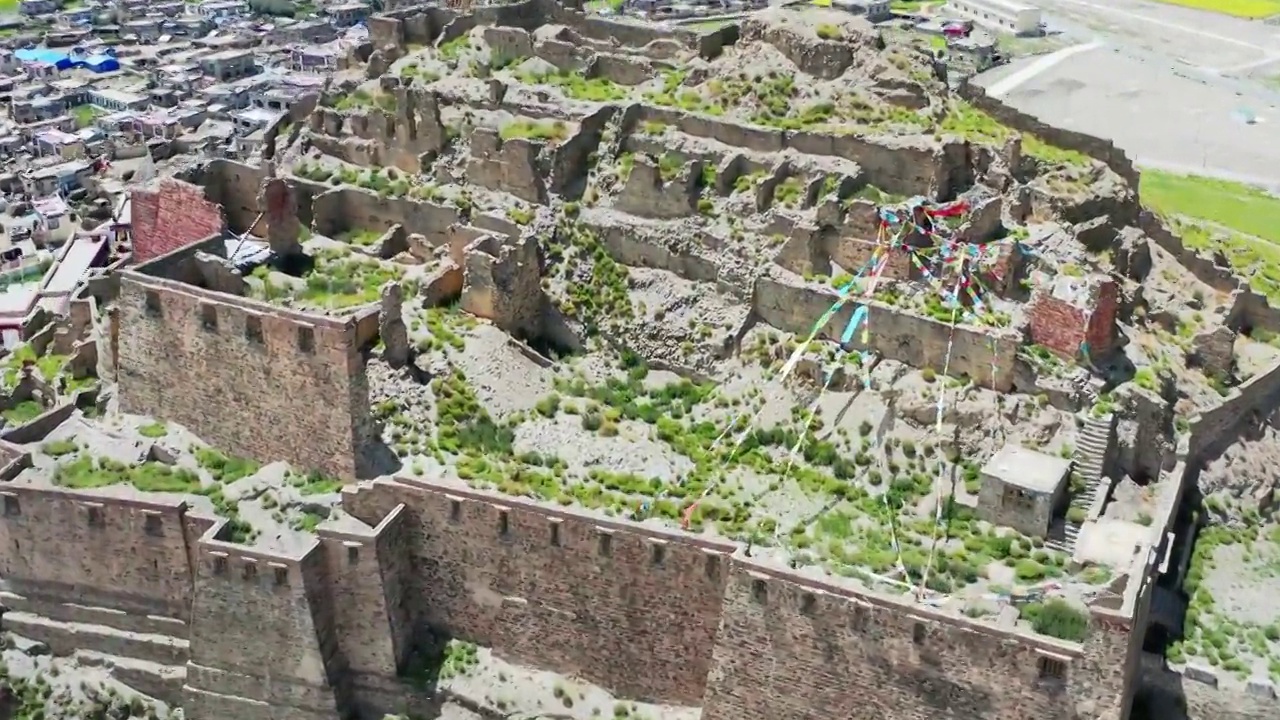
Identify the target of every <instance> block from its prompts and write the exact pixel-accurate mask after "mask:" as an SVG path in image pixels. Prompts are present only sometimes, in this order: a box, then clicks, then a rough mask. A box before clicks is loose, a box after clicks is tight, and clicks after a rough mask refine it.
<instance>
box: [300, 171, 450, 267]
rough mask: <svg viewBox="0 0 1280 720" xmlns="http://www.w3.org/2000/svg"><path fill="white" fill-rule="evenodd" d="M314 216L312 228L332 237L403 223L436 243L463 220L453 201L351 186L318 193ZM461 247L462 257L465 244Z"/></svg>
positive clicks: (402, 224)
mask: <svg viewBox="0 0 1280 720" xmlns="http://www.w3.org/2000/svg"><path fill="white" fill-rule="evenodd" d="M311 217H312V229H313V230H315V231H316V232H318V233H320V234H322V235H327V236H329V237H337V236H339V235H341V234H343V233H345V232H348V231H351V230H390V229H391V227H392V226H394V225H400V226H402V227H405V228H409V229H410V230H411V231H412V232H414V233H420V234H422V235H423V236H425V237H426V238H427V239H428V240H429V241H432V243H433V244H434V245H439V244H442V243H443V238H444V237H446V236H447V235H449V228H450V227H452V226H454V225H456V224H458V223H459V222H461V221H462V215H461V213H459V212H458V209H457V208H455V207H453V206H450V205H437V204H435V203H431V202H427V201H425V200H415V199H412V198H395V197H382V196H380V195H378V194H377V193H376V192H373V191H372V190H366V189H364V188H354V187H350V186H348V187H340V188H334V189H332V190H328V191H326V192H323V193H321V194H319V195H317V196H315V200H314V201H313V202H312V203H311ZM458 250H459V252H458V259H459V260H460V259H461V257H462V254H461V247H459V248H458Z"/></svg>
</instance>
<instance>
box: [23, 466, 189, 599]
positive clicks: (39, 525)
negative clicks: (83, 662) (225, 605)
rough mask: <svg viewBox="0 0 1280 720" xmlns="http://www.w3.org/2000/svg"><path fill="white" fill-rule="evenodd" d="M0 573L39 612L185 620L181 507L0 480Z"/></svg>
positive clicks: (185, 571)
mask: <svg viewBox="0 0 1280 720" xmlns="http://www.w3.org/2000/svg"><path fill="white" fill-rule="evenodd" d="M0 501H2V502H3V508H2V510H3V513H2V514H0V576H3V577H4V579H5V580H6V581H7V583H8V586H9V589H11V590H12V591H13V592H15V593H18V594H20V595H22V596H24V597H25V598H27V599H28V600H29V601H31V602H33V603H36V607H37V609H38V607H39V605H40V604H43V603H76V604H81V605H87V606H96V607H105V608H112V609H116V610H123V611H126V612H132V613H139V614H146V615H159V616H163V617H168V618H174V619H180V620H183V621H185V620H186V619H187V616H188V611H189V608H190V605H191V585H192V577H191V572H190V566H189V564H188V554H187V542H186V533H185V528H186V512H187V506H186V504H185V503H183V502H182V501H175V500H161V499H148V500H135V499H129V498H115V497H103V496H97V495H92V494H87V493H80V492H76V491H73V490H65V489H61V488H49V487H39V486H35V485H28V484H17V483H0Z"/></svg>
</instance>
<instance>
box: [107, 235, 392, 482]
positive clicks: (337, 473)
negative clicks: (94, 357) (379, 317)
mask: <svg viewBox="0 0 1280 720" xmlns="http://www.w3.org/2000/svg"><path fill="white" fill-rule="evenodd" d="M164 260H165V259H164V258H161V260H159V261H157V262H163V261H164ZM140 269H141V270H145V269H146V266H143V268H140ZM370 312H376V310H375V311H370ZM119 313H120V314H119V323H120V328H121V331H120V349H119V366H120V372H119V397H120V406H121V408H122V409H123V410H124V411H126V412H130V413H136V414H140V415H150V416H153V417H156V418H160V419H162V420H166V421H170V422H176V423H178V424H181V425H183V426H185V427H187V428H189V429H190V430H191V431H192V432H194V433H196V434H197V435H199V436H200V437H201V438H203V439H204V440H206V441H207V442H209V443H210V444H212V445H213V446H215V447H217V448H219V449H220V450H223V451H224V452H228V453H231V454H233V455H239V456H242V457H249V458H254V459H257V460H262V461H268V462H269V461H273V460H287V461H289V462H290V463H292V464H293V465H294V466H295V467H303V468H313V469H316V470H319V471H321V472H324V473H326V474H328V475H331V476H334V477H341V478H352V477H355V476H356V475H358V474H366V473H368V472H371V471H370V470H369V468H367V467H366V466H365V462H366V458H367V455H366V451H367V450H368V449H369V447H370V445H371V443H372V442H373V441H374V432H373V428H372V424H371V420H370V416H369V388H368V380H367V378H366V376H365V370H364V360H363V358H362V357H361V355H360V348H359V344H358V340H357V332H356V327H357V318H355V317H354V316H351V317H347V318H345V319H341V318H339V319H335V318H329V317H324V316H320V315H310V314H306V313H300V312H296V311H289V310H283V309H280V308H276V307H273V306H270V305H267V304H265V303H258V302H254V301H250V300H245V299H243V298H237V297H235V296H232V295H226V294H222V293H215V292H211V291H208V290H204V289H201V288H198V287H194V286H190V285H184V284H182V283H178V282H175V281H172V280H167V279H162V278H156V277H150V276H148V275H145V274H143V272H140V271H126V272H124V273H122V277H121V292H120V299H119Z"/></svg>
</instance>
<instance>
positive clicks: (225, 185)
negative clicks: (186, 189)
mask: <svg viewBox="0 0 1280 720" xmlns="http://www.w3.org/2000/svg"><path fill="white" fill-rule="evenodd" d="M175 177H177V178H178V179H180V180H186V181H187V182H190V183H192V184H195V185H200V186H201V187H203V188H204V190H205V196H206V197H207V198H208V200H209V201H210V202H212V203H213V204H214V205H218V206H221V207H222V212H223V214H224V215H225V216H226V220H227V227H228V228H229V229H231V230H233V231H235V232H248V231H249V229H250V228H251V227H253V225H254V224H255V221H256V219H257V217H258V211H259V209H258V189H259V188H260V187H262V181H263V180H264V179H266V168H265V166H258V167H254V166H249V165H245V164H243V163H238V162H235V161H234V160H225V159H221V158H219V159H216V160H211V161H210V162H209V163H207V164H206V165H204V166H197V167H194V168H192V169H190V170H189V171H187V172H186V173H180V174H178V175H175Z"/></svg>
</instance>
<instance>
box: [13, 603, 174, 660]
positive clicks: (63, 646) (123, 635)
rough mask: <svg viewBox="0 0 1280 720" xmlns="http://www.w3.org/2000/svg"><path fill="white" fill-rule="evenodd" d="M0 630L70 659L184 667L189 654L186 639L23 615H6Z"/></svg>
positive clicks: (17, 613)
mask: <svg viewBox="0 0 1280 720" xmlns="http://www.w3.org/2000/svg"><path fill="white" fill-rule="evenodd" d="M0 628H3V629H4V630H7V631H9V632H11V633H13V634H15V635H21V636H22V637H25V638H30V639H32V640H38V641H40V642H42V643H44V644H46V645H48V646H49V649H50V650H51V651H53V654H55V655H64V656H70V655H74V654H75V653H76V652H77V651H79V650H89V651H94V652H98V653H101V654H103V655H113V656H116V657H122V658H133V659H137V660H145V661H148V662H152V663H156V664H159V665H184V664H186V662H187V657H188V654H189V649H190V647H189V644H188V642H187V640H186V639H185V638H175V637H172V636H170V635H156V634H152V633H137V632H128V631H125V630H118V629H116V628H112V627H107V626H106V625H91V624H87V623H76V622H62V621H59V620H51V619H49V618H46V617H42V616H40V615H33V614H31V613H25V612H15V611H12V610H11V611H9V612H6V613H5V614H4V615H3V617H0Z"/></svg>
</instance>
